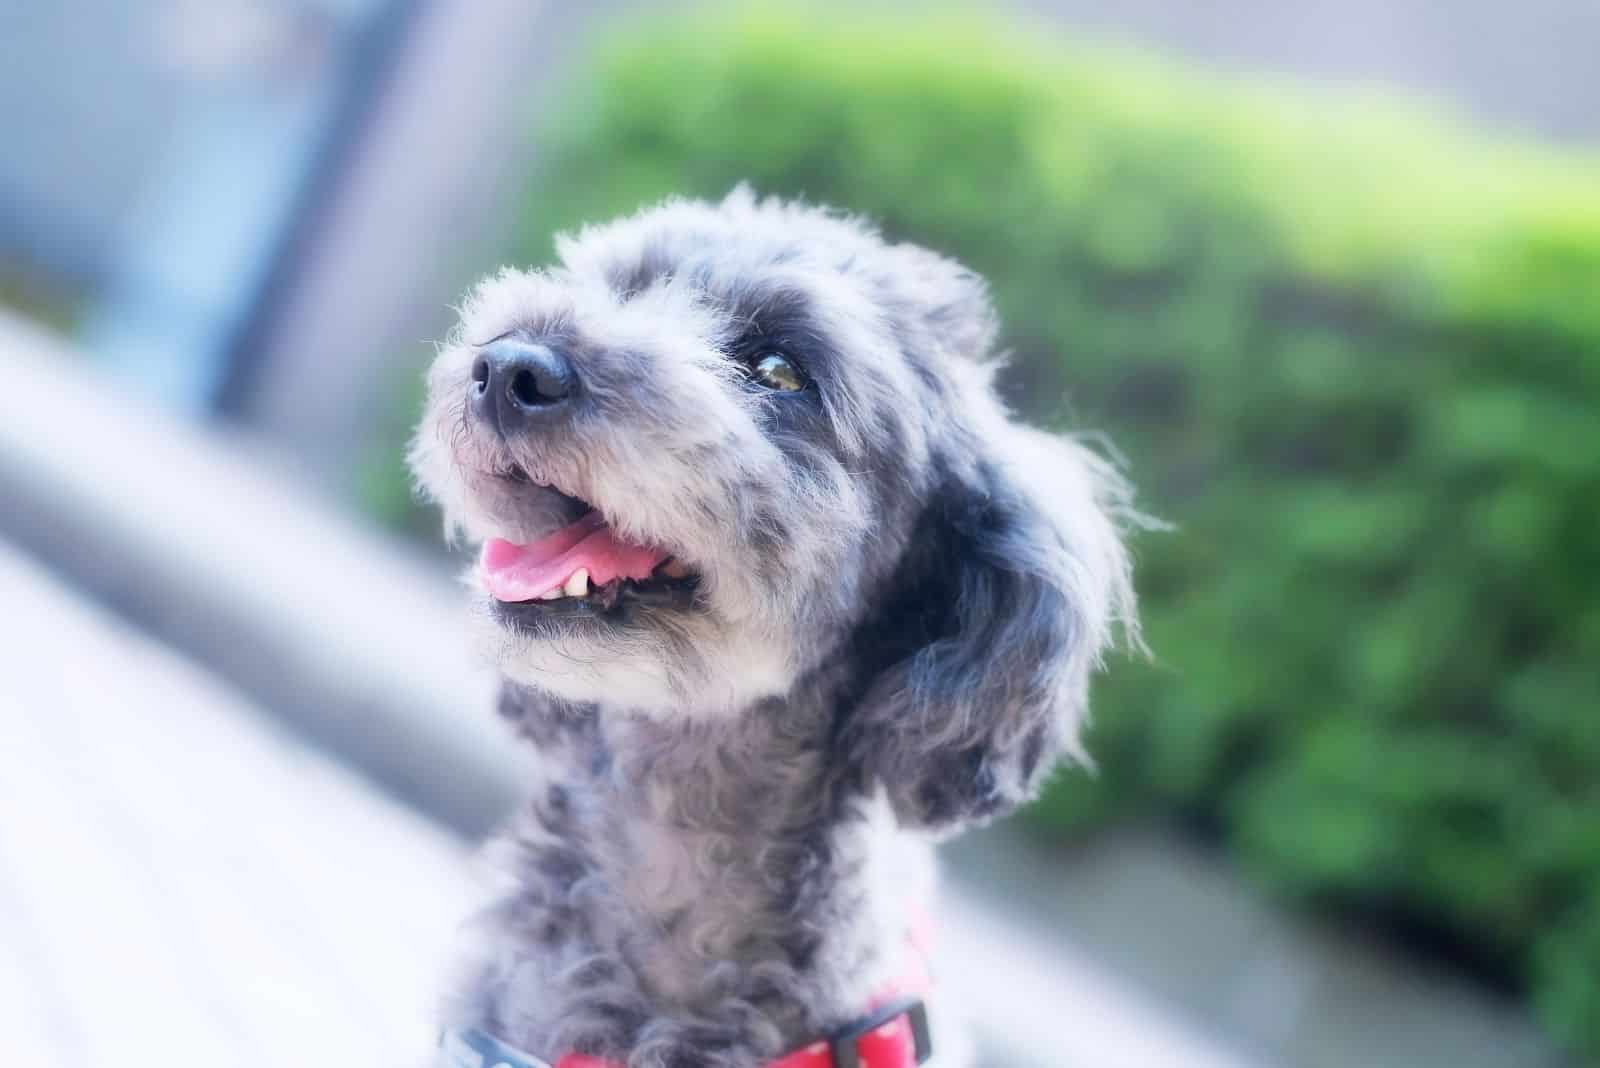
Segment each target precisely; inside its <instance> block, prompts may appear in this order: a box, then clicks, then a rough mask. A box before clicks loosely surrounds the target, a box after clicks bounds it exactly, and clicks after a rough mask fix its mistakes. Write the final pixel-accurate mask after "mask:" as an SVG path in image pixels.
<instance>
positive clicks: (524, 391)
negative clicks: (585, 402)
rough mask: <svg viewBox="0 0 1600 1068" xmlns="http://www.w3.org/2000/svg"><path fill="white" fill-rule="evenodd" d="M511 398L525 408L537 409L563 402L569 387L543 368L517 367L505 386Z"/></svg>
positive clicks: (563, 380)
mask: <svg viewBox="0 0 1600 1068" xmlns="http://www.w3.org/2000/svg"><path fill="white" fill-rule="evenodd" d="M507 389H508V390H509V391H510V393H511V397H512V399H513V400H515V401H516V402H517V403H518V404H521V405H523V406H524V407H527V408H539V407H543V406H544V405H547V404H554V403H556V402H557V401H559V400H564V399H565V398H566V396H567V394H568V393H570V392H571V387H570V385H569V384H568V382H567V380H566V379H565V378H564V377H563V376H561V375H558V374H554V373H552V372H550V371H546V370H545V369H544V368H532V367H519V368H518V369H517V371H516V373H515V374H513V375H512V376H511V382H510V384H509V385H508V386H507Z"/></svg>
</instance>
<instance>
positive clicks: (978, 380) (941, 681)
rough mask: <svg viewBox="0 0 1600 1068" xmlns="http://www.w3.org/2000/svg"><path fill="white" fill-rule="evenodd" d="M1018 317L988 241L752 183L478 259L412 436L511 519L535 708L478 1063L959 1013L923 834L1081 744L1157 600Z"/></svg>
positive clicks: (477, 576) (530, 705)
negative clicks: (1101, 674) (1033, 361)
mask: <svg viewBox="0 0 1600 1068" xmlns="http://www.w3.org/2000/svg"><path fill="white" fill-rule="evenodd" d="M994 334H995V323H994V317H993V313H992V311H991V308H990V304H989V301H988V297H987V294H986V290H985V287H984V284H983V282H982V280H981V279H979V278H977V277H975V276H974V275H973V274H971V273H970V272H968V271H966V270H963V269H962V268H961V267H960V266H958V265H957V264H955V263H952V262H951V261H949V260H946V259H943V258H941V257H939V256H936V255H934V254H932V253H929V252H927V251H924V250H923V249H920V248H916V247H913V246H910V245H896V244H890V243H887V242H886V241H884V240H883V239H882V238H880V237H879V236H878V235H877V234H876V233H875V232H873V231H872V230H871V229H870V228H869V227H867V226H865V225H863V224H862V223H860V222H859V221H856V220H853V219H848V218H844V217H841V216H839V215H836V214H833V213H830V212H827V211H824V210H820V209H817V208H812V207H806V206H802V205H798V204H793V203H784V202H780V201H776V200H761V201H758V200H757V199H756V198H755V197H754V196H752V195H751V194H750V193H749V192H748V191H747V190H744V189H740V190H737V191H735V192H734V193H733V194H732V195H730V196H729V197H728V198H727V199H726V200H725V201H723V202H722V203H721V204H715V205H713V204H705V203H699V202H681V201H679V202H671V203H668V204H665V205H663V206H660V207H657V208H654V209H651V210H648V211H645V212H643V213H642V214H640V215H637V216H635V217H633V218H629V219H625V220H622V221H619V222H615V223H612V224H610V225H606V226H598V227H593V228H589V229H585V230H584V231H583V232H581V233H580V234H578V235H577V236H576V237H572V238H569V239H565V240H563V241H562V242H561V244H560V264H559V266H556V267H553V268H551V269H549V270H545V271H540V272H537V273H524V272H520V271H511V270H507V271H504V272H502V273H501V274H500V275H498V276H497V277H495V278H492V279H489V280H487V281H485V282H484V283H482V284H481V285H480V286H479V287H478V288H477V290H476V291H475V292H474V293H473V294H472V296H471V297H470V299H469V300H468V301H467V303H466V306H465V308H464V311H463V316H462V324H461V327H460V329H459V332H458V333H457V334H456V335H455V337H454V339H453V341H452V342H451V343H450V344H449V345H447V346H446V347H445V348H444V350H443V351H442V353H441V355H440V356H439V358H438V360H437V362H436V363H435V365H434V367H433V368H432V370H431V372H430V374H429V379H428V388H429V399H428V405H427V411H426V414H425V416H424V419H423V423H422V426H421V429H420V431H419V433H418V435H417V439H416V443H415V446H414V449H413V453H412V463H413V467H414V469H415V471H416V473H417V477H418V479H419V480H420V482H421V484H422V486H423V488H424V489H425V490H426V491H427V492H428V493H429V494H430V495H431V496H432V497H433V498H434V499H435V500H436V501H437V502H438V503H439V504H440V506H441V507H442V508H443V510H444V513H445V517H446V523H447V525H448V527H449V529H450V530H451V531H452V533H453V534H455V535H457V536H464V537H466V538H467V539H470V540H471V541H472V542H474V543H478V544H480V545H481V557H480V559H479V563H478V567H477V570H476V571H475V572H474V576H473V580H472V581H473V584H474V585H475V587H476V588H477V589H478V590H479V591H480V594H481V602H482V611H481V613H479V616H480V617H481V620H482V630H483V634H484V635H485V637H486V639H487V640H488V642H489V643H490V648H491V649H492V651H493V655H494V657H495V660H496V663H497V666H498V668H499V671H500V673H501V675H502V676H503V678H504V685H503V690H502V697H501V701H500V711H501V713H502V714H503V715H504V716H505V718H506V719H507V720H509V721H510V723H511V724H513V725H514V727H515V729H516V731H517V732H518V733H519V734H520V735H522V736H523V737H525V738H526V739H528V740H529V741H530V742H532V743H533V746H534V748H535V749H536V750H537V753H538V756H539V764H538V766H537V770H536V771H535V772H534V775H535V776H536V781H535V782H534V791H533V795H532V798H531V800H530V801H529V802H528V804H527V805H526V806H525V808H524V810H523V811H522V812H521V814H520V816H519V818H518V819H517V820H516V821H515V822H514V825H513V826H512V827H511V828H510V830H509V831H508V833H506V834H505V835H504V836H503V837H502V839H501V841H500V843H499V845H498V847H497V848H498V849H499V851H500V853H501V854H502V857H501V859H502V860H503V865H502V866H503V867H504V868H505V870H506V871H507V872H508V873H509V882H508V885H507V888H506V889H505V891H504V892H503V893H502V894H501V895H500V896H499V897H498V899H497V901H496V902H495V903H494V904H493V905H492V906H491V907H489V908H488V909H487V910H486V911H485V912H484V913H483V914H482V915H481V916H480V917H479V918H478V920H477V921H476V922H475V923H474V924H473V926H472V931H473V933H474V934H475V936H476V937H475V938H474V939H473V942H474V945H473V949H472V951H471V953H470V954H469V955H468V957H467V962H466V964H465V966H464V968H463V974H462V976H461V977H460V980H459V982H458V983H457V984H456V990H457V993H456V995H455V997H454V998H453V999H452V1002H451V1004H450V1007H449V1019H448V1025H449V1027H450V1030H449V1031H447V1033H446V1044H447V1047H451V1048H452V1049H453V1052H452V1053H451V1054H450V1055H451V1057H452V1063H456V1062H459V1063H485V1064H493V1063H496V1058H498V1059H499V1061H501V1062H504V1063H506V1064H513V1065H518V1064H528V1065H537V1064H543V1063H547V1062H548V1063H552V1064H556V1065H569V1066H576V1065H580V1064H600V1063H608V1064H617V1065H621V1064H626V1065H629V1066H631V1068H689V1066H696V1068H704V1066H710V1068H755V1066H758V1065H765V1064H769V1063H772V1062H777V1063H779V1064H782V1065H784V1066H785V1068H806V1066H818V1068H825V1066H827V1065H829V1064H830V1063H832V1064H834V1065H835V1066H836V1068H844V1066H845V1065H846V1064H848V1063H851V1059H852V1057H854V1056H856V1055H857V1054H859V1055H860V1060H859V1063H861V1064H863V1065H869V1066H871V1068H890V1066H891V1065H893V1066H898V1065H901V1064H909V1063H911V1062H912V1060H913V1059H914V1054H913V1051H912V1047H925V1046H926V1045H927V1036H926V1035H925V1034H924V1033H923V1032H924V1031H925V1027H926V1024H925V1011H924V1009H923V1006H922V1003H921V1002H920V1001H919V1000H918V999H919V998H921V997H922V996H924V994H925V993H926V991H925V990H924V986H925V984H924V982H923V978H922V969H921V953H922V951H923V939H922V938H921V936H920V931H921V929H922V928H923V927H924V926H925V920H926V917H927V916H928V915H929V910H930V907H931V906H930V903H929V902H928V900H927V896H928V892H929V889H930V887H931V852H930V849H929V845H928V843H929V842H930V840H931V839H932V838H934V837H936V836H938V835H939V834H942V833H948V832H951V831H954V830H958V829H960V828H962V827H966V826H969V825H972V824H975V823H980V822H982V821H985V820H988V819H990V818H992V817H994V816H996V815H999V814H1001V813H1004V812H1006V811H1008V810H1010V809H1011V808H1013V807H1015V806H1016V805H1018V804H1020V803H1022V802H1024V801H1026V800H1028V799H1029V798H1030V797H1032V796H1033V795H1034V793H1035V791H1036V790H1037V788H1038V786H1039V785H1040V783H1041V781H1042V780H1043V779H1044V778H1045V776H1046V775H1047V774H1048V772H1049V771H1050V769H1051V767H1052V766H1053V765H1054V764H1056V763H1057V762H1058V760H1059V759H1061V758H1062V757H1064V756H1081V755H1082V754H1081V752H1080V750H1079V748H1078V728H1079V726H1080V724H1081V723H1082V721H1083V718H1084V713H1085V702H1086V697H1087V691H1088V686H1089V678H1090V675H1091V674H1092V672H1093V671H1094V669H1095V667H1096V665H1097V663H1098V661H1099V658H1100V656H1101V654H1102V652H1103V651H1104V650H1105V649H1106V648H1107V647H1108V644H1109V643H1110V642H1111V641H1112V640H1113V638H1114V636H1115V632H1116V631H1117V629H1118V627H1119V625H1120V626H1121V627H1123V628H1126V629H1129V630H1131V629H1132V628H1133V627H1134V618H1133V595H1132V591H1131V586H1130V579H1129V562H1128V558H1127V556H1126V554H1125V552H1124V549H1123V545H1122V540H1121V537H1120V534H1119V521H1120V520H1121V519H1122V518H1124V517H1126V516H1128V515H1131V513H1130V512H1129V511H1128V500H1127V491H1126V489H1125V487H1124V486H1123V484H1122V482H1121V481H1120V480H1119V479H1118V478H1117V477H1116V475H1115V473H1114V472H1113V471H1112V470H1111V469H1110V468H1109V467H1108V465H1107V464H1105V463H1104V462H1102V461H1101V460H1099V459H1098V458H1096V457H1095V456H1094V455H1093V454H1092V453H1090V452H1089V451H1087V450H1086V449H1084V448H1082V447H1081V446H1079V445H1078V444H1076V443H1075V442H1072V441H1070V440H1064V439H1061V438H1057V437H1052V436H1049V435H1046V434H1043V433H1041V432H1038V431H1035V430H1031V429H1028V428H1025V427H1022V426H1019V425H1016V424H1014V423H1012V422H1010V421H1008V419H1007V417H1006V413H1005V411H1004V410H1003V409H1002V407H1001V405H1000V403H999V402H998V401H997V400H996V399H995V396H994V394H993V391H992V389H991V385H990V379H991V377H992V374H993V371H994V368H995V365H996V362H997V361H996V358H995V357H994V355H993V352H992V346H993V340H994ZM1134 637H1135V640H1136V635H1135V636H1134ZM934 1016H935V1019H936V1023H935V1026H937V1016H938V1014H937V1013H935V1014H934ZM862 1036H865V1037H862ZM936 1037H938V1038H939V1040H940V1042H941V1045H942V1046H943V1047H944V1048H942V1049H941V1051H940V1052H939V1053H938V1054H937V1057H936V1060H935V1063H938V1064H940V1065H945V1066H950V1065H955V1064H957V1063H958V1062H959V1061H961V1060H962V1058H961V1057H960V1056H959V1055H957V1054H954V1051H953V1050H952V1049H951V1048H950V1047H949V1046H946V1045H944V1037H943V1035H942V1034H941V1035H939V1036H936ZM830 1043H831V1045H830ZM874 1043H877V1044H876V1045H874ZM917 1053H920V1054H922V1055H924V1056H925V1055H926V1049H925V1048H922V1049H919V1050H917ZM584 1055H588V1056H593V1057H596V1058H601V1060H592V1061H591V1060H588V1059H587V1057H586V1056H584ZM830 1055H831V1060H830V1059H829V1058H830Z"/></svg>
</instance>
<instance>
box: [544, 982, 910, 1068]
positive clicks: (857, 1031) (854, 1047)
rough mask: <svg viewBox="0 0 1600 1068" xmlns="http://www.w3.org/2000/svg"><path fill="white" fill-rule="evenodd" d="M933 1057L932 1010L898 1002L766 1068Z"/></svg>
mask: <svg viewBox="0 0 1600 1068" xmlns="http://www.w3.org/2000/svg"><path fill="white" fill-rule="evenodd" d="M932 1055H933V1041H932V1039H931V1038H930V1037H929V1035H928V1010H927V1009H926V1008H925V1007H924V1006H923V1004H922V999H921V998H899V999H895V1000H893V1001H890V1002H888V1003H886V1004H885V1005H884V1006H883V1008H881V1009H879V1010H878V1011H876V1012H874V1013H872V1014H871V1015H869V1016H866V1017H864V1018H863V1019H861V1020H858V1021H857V1022H855V1023H853V1024H851V1025H850V1026H849V1027H846V1028H844V1029H843V1030H841V1031H838V1032H836V1033H835V1034H834V1035H833V1036H832V1037H830V1038H827V1039H824V1040H823V1041H820V1042H813V1043H812V1044H811V1045H809V1046H807V1047H805V1048H804V1049H800V1050H796V1051H795V1052H793V1053H791V1054H789V1055H788V1056H786V1057H779V1058H778V1059H777V1060H775V1061H773V1062H771V1064H769V1065H768V1066H767V1068H916V1066H917V1065H919V1064H922V1063H923V1062H924V1061H926V1060H927V1059H928V1058H929V1057H931V1056H932ZM555 1068H620V1066H618V1065H617V1064H616V1063H614V1062H612V1061H606V1060H601V1059H600V1058H599V1057H589V1056H586V1055H584V1054H582V1053H569V1054H567V1055H566V1056H565V1057H562V1058H561V1059H560V1060H558V1061H556V1063H555Z"/></svg>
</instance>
